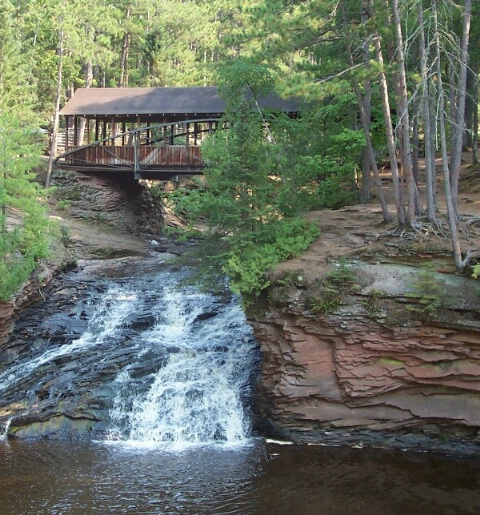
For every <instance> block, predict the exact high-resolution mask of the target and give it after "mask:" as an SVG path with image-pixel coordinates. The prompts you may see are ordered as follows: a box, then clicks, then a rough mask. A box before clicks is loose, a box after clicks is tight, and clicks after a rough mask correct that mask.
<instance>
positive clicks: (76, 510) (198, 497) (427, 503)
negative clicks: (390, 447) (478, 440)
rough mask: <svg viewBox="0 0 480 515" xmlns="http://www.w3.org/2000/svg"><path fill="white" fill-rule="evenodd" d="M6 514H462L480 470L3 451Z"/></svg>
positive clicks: (298, 459)
mask: <svg viewBox="0 0 480 515" xmlns="http://www.w3.org/2000/svg"><path fill="white" fill-rule="evenodd" d="M0 513H1V514H12V515H13V514H16V515H17V514H18V515H20V514H51V515H54V514H55V515H56V514H79V515H80V514H82V515H83V514H85V515H88V514H110V513H112V514H135V513H150V514H161V515H167V514H168V515H170V514H182V515H204V514H205V515H215V514H222V515H223V514H225V515H226V514H240V515H355V514H369V515H396V514H398V515H446V514H449V515H450V514H451V515H462V514H478V513H480V461H479V460H474V459H465V460H458V459H456V460H454V459H449V458H445V457H442V456H433V455H427V454H415V453H407V452H403V453H402V452H389V451H382V450H375V449H370V450H368V449H347V448H326V447H311V446H293V445H292V446H284V445H277V444H273V443H266V442H265V441H263V440H261V439H256V440H252V441H251V443H250V444H246V445H243V446H241V447H238V446H237V447H222V446H220V445H218V446H214V445H210V446H204V447H192V448H184V449H178V448H177V449H173V448H171V449H168V448H166V447H164V448H163V449H162V448H159V447H157V448H143V449H142V448H138V447H137V448H132V447H128V446H123V445H121V444H102V443H61V442H60V443H59V442H46V441H43V442H42V441H40V442H32V443H26V442H5V441H3V442H0Z"/></svg>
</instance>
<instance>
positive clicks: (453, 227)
mask: <svg viewBox="0 0 480 515" xmlns="http://www.w3.org/2000/svg"><path fill="white" fill-rule="evenodd" d="M432 14H433V25H434V27H433V30H434V35H435V53H436V67H437V90H438V101H439V122H440V144H441V149H442V165H443V177H444V186H445V202H446V204H447V217H448V225H449V228H450V239H451V241H452V249H453V257H454V260H455V266H456V267H457V270H458V271H459V272H463V268H464V266H465V264H464V262H463V260H462V251H461V248H460V240H459V237H458V228H457V216H456V211H455V206H454V203H453V198H452V187H451V184H450V170H449V165H448V154H447V131H446V123H445V118H446V112H445V109H446V106H445V91H444V88H443V80H442V68H441V60H440V57H441V56H440V36H439V32H438V30H439V27H438V14H437V0H432Z"/></svg>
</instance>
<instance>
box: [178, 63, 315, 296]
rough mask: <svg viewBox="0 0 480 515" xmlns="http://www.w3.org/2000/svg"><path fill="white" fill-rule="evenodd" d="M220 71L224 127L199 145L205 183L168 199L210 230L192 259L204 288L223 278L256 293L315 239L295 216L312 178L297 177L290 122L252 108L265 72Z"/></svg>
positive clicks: (247, 67) (254, 68)
mask: <svg viewBox="0 0 480 515" xmlns="http://www.w3.org/2000/svg"><path fill="white" fill-rule="evenodd" d="M221 73H223V75H221V76H220V80H219V82H220V84H221V85H222V91H223V92H224V93H225V99H226V102H227V105H228V109H227V114H226V117H225V121H226V122H227V123H228V125H229V129H228V130H225V131H217V132H216V133H215V134H214V135H213V136H212V137H210V138H209V139H208V140H207V142H206V143H205V145H204V147H203V156H204V159H205V160H206V162H207V163H208V164H209V165H208V168H207V169H206V172H205V176H206V184H205V185H204V186H200V187H199V188H198V189H196V190H188V191H185V190H183V191H181V192H180V195H179V194H178V192H177V193H176V194H175V195H173V196H171V197H170V198H172V199H175V202H176V209H177V211H178V212H181V213H186V214H187V217H188V219H189V220H190V221H191V222H196V221H199V220H201V221H202V222H205V223H206V224H207V226H208V232H207V235H206V237H205V239H204V240H203V241H202V242H201V243H200V245H199V250H198V251H197V253H196V256H197V258H198V259H199V262H200V266H201V267H202V271H203V275H204V277H205V278H207V281H209V284H212V283H217V284H219V285H223V284H224V282H223V281H222V280H221V279H220V278H221V277H222V275H226V276H227V277H228V278H229V281H230V287H231V288H232V289H233V290H234V291H237V292H240V293H242V294H244V295H248V296H258V295H259V294H260V292H261V291H262V290H264V289H265V288H267V287H268V286H269V284H270V279H269V278H268V272H269V271H270V270H272V269H273V268H275V266H276V265H277V264H278V263H279V262H281V261H284V260H286V259H289V258H290V257H293V256H296V255H298V254H299V253H301V252H303V251H304V250H306V249H307V248H308V246H309V245H310V243H311V242H312V241H313V240H314V239H315V237H316V236H317V235H318V229H317V228H316V227H314V226H312V225H311V224H309V223H307V222H306V221H305V220H303V219H302V218H300V217H299V216H298V215H299V214H300V213H301V212H302V210H304V209H305V208H306V207H307V206H308V195H307V196H305V195H304V194H303V193H301V194H300V193H299V192H300V191H301V190H302V189H307V190H308V182H309V180H310V177H308V176H303V177H301V176H300V177H299V176H297V175H296V171H298V168H296V167H295V166H293V163H292V160H291V159H292V157H293V154H292V153H291V152H290V142H289V138H288V135H286V132H287V130H288V127H289V126H290V123H289V122H290V121H289V120H286V119H285V118H283V117H282V116H280V115H278V116H273V115H272V114H270V113H266V112H263V111H261V110H260V109H259V106H258V105H257V102H256V97H257V95H258V94H262V95H265V94H266V93H267V92H268V87H269V86H270V84H271V81H270V80H269V78H268V72H267V70H266V69H265V68H263V67H261V66H259V65H254V64H252V63H250V62H247V61H239V62H238V63H236V64H235V65H234V64H232V65H231V66H226V67H224V68H223V69H222V72H221ZM235 92H237V94H235ZM292 123H294V122H292ZM280 127H281V129H280ZM277 134H278V135H281V138H280V137H278V138H277Z"/></svg>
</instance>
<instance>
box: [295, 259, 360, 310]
mask: <svg viewBox="0 0 480 515" xmlns="http://www.w3.org/2000/svg"><path fill="white" fill-rule="evenodd" d="M357 288H358V284H357V278H356V276H355V273H354V272H353V270H352V269H351V267H350V263H349V262H348V260H346V259H345V258H341V259H340V260H339V261H338V262H337V263H335V264H334V268H333V270H332V271H331V272H328V273H327V274H326V275H325V278H324V279H323V280H322V281H321V282H320V283H319V286H318V287H317V291H316V293H315V294H311V295H310V296H309V297H308V298H307V300H306V303H305V304H306V308H307V309H308V310H309V311H311V312H312V313H316V314H322V315H326V314H328V313H330V312H331V311H334V310H335V309H336V308H338V306H340V304H341V303H342V300H343V298H344V295H346V294H348V293H351V292H353V291H355V290H356V289H357Z"/></svg>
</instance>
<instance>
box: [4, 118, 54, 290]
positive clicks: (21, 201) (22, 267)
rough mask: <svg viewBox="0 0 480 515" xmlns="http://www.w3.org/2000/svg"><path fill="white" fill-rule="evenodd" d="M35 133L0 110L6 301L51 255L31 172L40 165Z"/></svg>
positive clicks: (37, 192)
mask: <svg viewBox="0 0 480 515" xmlns="http://www.w3.org/2000/svg"><path fill="white" fill-rule="evenodd" d="M35 139H36V138H35V133H34V131H32V129H31V128H30V127H29V126H24V125H22V124H21V123H20V121H19V119H18V118H17V117H16V116H15V114H14V113H9V114H7V113H6V112H4V111H2V110H0V264H1V265H0V299H1V300H7V299H8V298H9V297H10V296H11V295H12V294H13V293H14V292H15V291H16V290H17V289H18V287H19V286H20V285H21V284H22V282H23V281H25V279H27V278H28V276H29V274H30V273H31V272H32V271H33V270H34V268H35V266H36V262H37V261H38V260H39V259H41V258H44V257H46V256H47V255H48V251H49V246H50V235H49V223H48V220H47V218H46V216H45V210H44V208H43V207H42V205H41V204H40V203H39V197H40V195H41V192H40V190H39V188H38V186H37V184H36V183H35V182H34V180H33V179H34V176H33V174H32V173H31V172H30V170H31V169H32V168H34V167H35V166H37V165H38V162H39V154H40V146H39V145H38V143H37V142H36V141H35Z"/></svg>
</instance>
